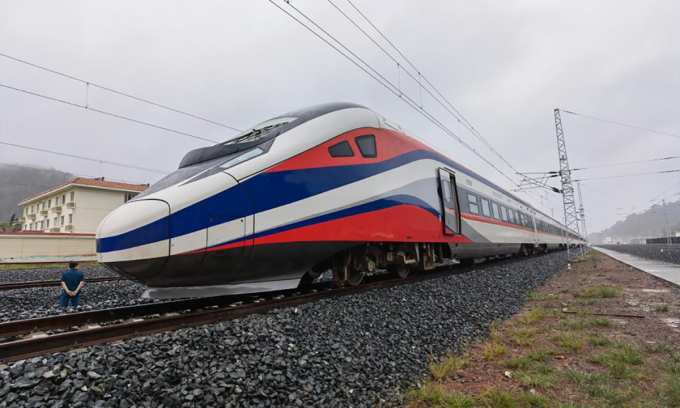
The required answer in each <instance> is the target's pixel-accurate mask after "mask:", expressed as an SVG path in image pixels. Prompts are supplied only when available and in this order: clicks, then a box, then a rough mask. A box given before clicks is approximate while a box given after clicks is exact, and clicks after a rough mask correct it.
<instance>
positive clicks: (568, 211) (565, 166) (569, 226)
mask: <svg viewBox="0 0 680 408" xmlns="http://www.w3.org/2000/svg"><path fill="white" fill-rule="evenodd" d="M554 114H555V131H556V133H557V156H558V158H559V161H560V179H561V181H562V201H563V203H564V227H565V228H566V230H567V234H566V235H567V237H566V238H567V259H568V260H569V261H573V260H574V259H576V257H577V256H578V255H577V252H578V250H576V249H574V248H572V245H573V243H574V238H572V236H571V234H575V235H576V236H578V219H577V217H576V200H575V199H574V186H573V185H572V182H571V170H569V158H568V157H567V144H566V142H565V140H564V130H563V128H562V117H561V115H560V110H559V108H557V109H555V110H554Z"/></svg>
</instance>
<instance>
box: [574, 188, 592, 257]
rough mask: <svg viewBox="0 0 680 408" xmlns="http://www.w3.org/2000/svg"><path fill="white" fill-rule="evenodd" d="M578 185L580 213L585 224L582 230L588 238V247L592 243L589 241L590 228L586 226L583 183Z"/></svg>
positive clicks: (582, 222) (586, 238)
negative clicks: (582, 191)
mask: <svg viewBox="0 0 680 408" xmlns="http://www.w3.org/2000/svg"><path fill="white" fill-rule="evenodd" d="M576 187H577V189H578V202H579V213H580V214H581V224H583V228H581V231H583V237H584V238H585V240H586V248H587V247H589V246H590V243H589V242H588V229H587V228H586V212H585V210H584V209H583V195H581V183H576Z"/></svg>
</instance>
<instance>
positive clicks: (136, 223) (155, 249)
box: [97, 200, 170, 281]
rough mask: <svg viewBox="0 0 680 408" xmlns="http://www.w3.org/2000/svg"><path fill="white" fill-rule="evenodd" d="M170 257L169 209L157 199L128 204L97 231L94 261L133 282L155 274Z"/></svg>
mask: <svg viewBox="0 0 680 408" xmlns="http://www.w3.org/2000/svg"><path fill="white" fill-rule="evenodd" d="M169 256H170V206H168V204H167V203H166V202H165V201H161V200H139V201H131V202H128V203H126V204H124V205H122V206H121V207H118V208H117V209H115V210H114V211H113V212H111V214H109V215H108V216H107V217H106V218H104V220H103V221H102V222H101V224H99V228H98V229H97V260H98V261H99V262H101V263H102V264H104V265H105V266H106V267H107V268H109V269H111V270H113V271H115V272H116V273H118V274H120V275H122V276H124V277H126V278H129V279H135V280H142V281H143V280H146V279H149V278H151V277H153V276H155V275H158V274H159V273H160V272H161V270H163V267H164V266H165V263H166V262H167V260H168V257H169Z"/></svg>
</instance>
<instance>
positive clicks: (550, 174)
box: [518, 156, 680, 178]
mask: <svg viewBox="0 0 680 408" xmlns="http://www.w3.org/2000/svg"><path fill="white" fill-rule="evenodd" d="M675 159H680V156H668V157H658V158H656V159H646V160H635V161H629V162H623V163H613V164H602V165H599V166H588V167H577V168H574V169H570V171H571V172H574V171H580V170H592V169H601V168H605V167H616V166H625V165H629V164H639V163H651V162H657V161H665V160H675ZM518 174H545V175H546V177H547V178H553V177H557V176H559V171H544V172H540V171H534V172H524V173H518Z"/></svg>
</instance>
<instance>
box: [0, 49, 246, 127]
mask: <svg viewBox="0 0 680 408" xmlns="http://www.w3.org/2000/svg"><path fill="white" fill-rule="evenodd" d="M0 56H2V57H5V58H8V59H11V60H14V61H17V62H19V63H22V64H26V65H29V66H32V67H35V68H38V69H41V70H43V71H47V72H51V73H53V74H56V75H60V76H62V77H64V78H69V79H71V80H74V81H77V82H80V83H83V84H86V86H87V89H86V92H89V87H90V86H93V87H96V88H99V89H102V90H105V91H108V92H111V93H115V94H118V95H121V96H125V97H127V98H131V99H134V100H137V101H140V102H144V103H147V104H149V105H153V106H157V107H159V108H163V109H167V110H169V111H172V112H176V113H179V114H182V115H185V116H189V117H192V118H194V119H199V120H202V121H204V122H208V123H212V124H214V125H218V126H222V127H224V128H227V129H231V130H233V131H235V132H241V130H239V129H236V128H235V127H232V126H229V125H225V124H224V123H220V122H216V121H214V120H210V119H206V118H203V117H201V116H198V115H194V114H193V113H188V112H185V111H182V110H179V109H175V108H171V107H169V106H167V105H162V104H160V103H157V102H153V101H150V100H148V99H143V98H140V97H138V96H134V95H131V94H129V93H125V92H121V91H117V90H115V89H112V88H108V87H105V86H103V85H98V84H95V83H94V82H90V81H86V80H84V79H81V78H76V77H74V76H72V75H68V74H64V73H63V72H59V71H55V70H53V69H50V68H46V67H43V66H41V65H38V64H35V63H32V62H28V61H25V60H22V59H19V58H17V57H13V56H11V55H7V54H3V53H0Z"/></svg>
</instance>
